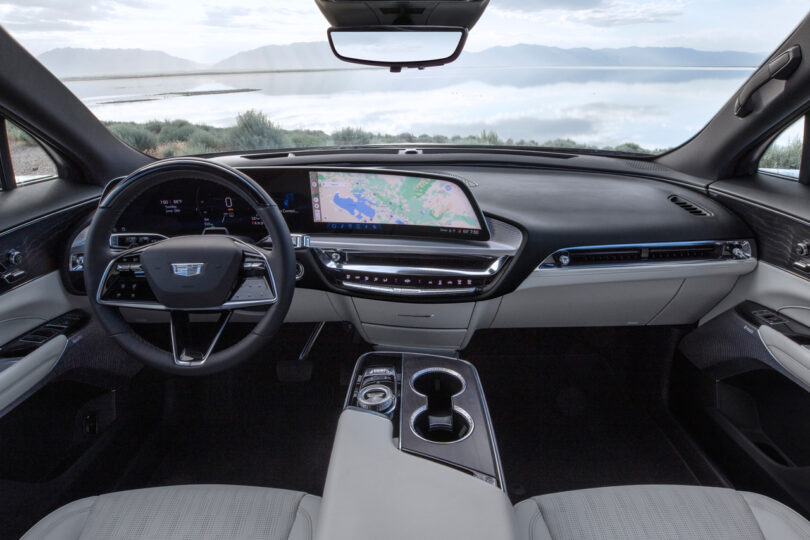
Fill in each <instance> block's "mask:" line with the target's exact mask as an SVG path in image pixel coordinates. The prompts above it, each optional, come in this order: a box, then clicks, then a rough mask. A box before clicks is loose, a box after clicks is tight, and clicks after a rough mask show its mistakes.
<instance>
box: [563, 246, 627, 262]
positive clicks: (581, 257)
mask: <svg viewBox="0 0 810 540" xmlns="http://www.w3.org/2000/svg"><path fill="white" fill-rule="evenodd" d="M567 255H568V257H569V261H570V262H569V263H568V266H582V265H593V264H616V263H629V262H636V261H640V260H641V249H600V250H581V251H580V250H577V251H570V252H568V253H567ZM561 256H563V255H561ZM558 262H560V261H559V257H558Z"/></svg>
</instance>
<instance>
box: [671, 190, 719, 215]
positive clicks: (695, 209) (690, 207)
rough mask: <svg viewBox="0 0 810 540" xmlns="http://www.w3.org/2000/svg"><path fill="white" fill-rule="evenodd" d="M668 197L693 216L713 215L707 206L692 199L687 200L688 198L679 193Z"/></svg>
mask: <svg viewBox="0 0 810 540" xmlns="http://www.w3.org/2000/svg"><path fill="white" fill-rule="evenodd" d="M668 198H669V200H670V201H671V202H673V203H675V204H677V205H678V206H680V207H681V208H683V209H684V210H686V211H687V212H689V213H690V214H692V215H693V216H698V217H709V216H711V215H712V213H711V212H709V211H708V210H706V209H705V208H702V207H700V206H698V205H696V204H695V203H693V202H692V201H687V200H686V199H684V198H683V197H680V196H678V195H670V196H669V197H668Z"/></svg>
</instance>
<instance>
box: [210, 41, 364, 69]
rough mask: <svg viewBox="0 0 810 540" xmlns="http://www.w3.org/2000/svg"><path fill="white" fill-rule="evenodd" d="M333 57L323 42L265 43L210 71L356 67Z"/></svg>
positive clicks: (217, 64) (214, 66)
mask: <svg viewBox="0 0 810 540" xmlns="http://www.w3.org/2000/svg"><path fill="white" fill-rule="evenodd" d="M358 67H359V66H358V65H357V64H349V63H347V62H342V61H341V60H338V59H337V58H335V55H334V54H332V49H331V48H330V47H329V44H328V43H327V42H325V41H319V42H310V43H291V44H289V45H266V46H264V47H259V48H258V49H253V50H250V51H244V52H240V53H237V54H235V55H233V56H231V57H229V58H226V59H225V60H222V61H221V62H217V63H216V64H214V65H213V66H211V69H212V70H214V71H257V70H258V71H261V70H267V71H286V70H297V69H357V68H358Z"/></svg>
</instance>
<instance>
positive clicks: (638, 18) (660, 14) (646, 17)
mask: <svg viewBox="0 0 810 540" xmlns="http://www.w3.org/2000/svg"><path fill="white" fill-rule="evenodd" d="M682 14H683V10H682V8H681V5H680V2H674V3H673V2H647V3H644V4H636V3H633V2H611V3H610V4H609V5H606V6H604V7H598V8H595V9H589V10H585V11H581V12H576V13H571V14H570V15H569V19H570V20H572V21H576V22H582V23H585V24H588V25H591V26H624V25H628V24H657V23H664V22H672V21H673V20H675V19H676V18H678V17H680V16H681V15H682Z"/></svg>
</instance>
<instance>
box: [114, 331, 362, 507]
mask: <svg viewBox="0 0 810 540" xmlns="http://www.w3.org/2000/svg"><path fill="white" fill-rule="evenodd" d="M310 329H311V325H305V328H303V329H299V331H298V334H299V335H298V336H295V335H294V333H295V330H291V329H288V328H287V327H285V336H284V340H276V341H275V342H274V344H273V346H272V347H271V349H272V351H273V356H274V357H277V358H295V357H296V356H297V354H298V351H299V350H300V346H301V345H303V342H304V340H305V339H306V337H307V335H308V331H309V330H310ZM360 352H362V351H361V350H359V349H358V346H356V345H352V343H351V340H350V336H349V337H347V336H346V334H345V333H344V332H343V331H342V329H341V327H340V326H339V325H334V326H327V327H326V329H325V330H324V332H323V333H322V335H321V337H320V338H319V340H318V342H317V343H316V345H315V347H314V348H313V350H312V353H311V358H312V359H313V360H314V362H315V370H314V374H313V379H312V380H311V381H310V382H306V383H281V382H279V381H278V379H277V378H276V375H275V363H274V361H273V360H272V359H264V360H263V359H261V358H258V359H255V360H252V361H250V362H246V363H245V364H243V365H242V366H240V367H238V368H236V369H233V370H230V371H227V372H225V373H221V374H218V375H214V376H211V377H205V378H203V379H199V380H198V379H187V378H184V379H177V380H175V381H174V384H176V385H177V387H176V389H175V391H174V392H172V394H173V395H174V396H175V399H176V400H177V401H178V403H177V404H175V406H174V410H175V412H174V413H173V415H172V416H173V420H170V421H168V422H166V423H165V425H163V426H162V427H161V428H160V429H159V430H158V431H157V433H156V434H155V435H154V437H153V439H152V440H151V441H149V442H148V443H146V444H145V445H144V449H143V450H142V452H141V455H140V456H139V458H138V459H137V460H136V462H135V463H133V465H132V467H131V470H130V471H129V472H128V473H127V474H126V475H125V477H124V479H123V480H122V482H121V484H120V485H119V486H118V489H126V488H131V487H144V486H161V485H173V484H196V483H215V484H216V483H220V484H245V485H251V486H267V487H274V488H282V489H292V490H299V491H305V492H307V493H313V494H316V495H319V494H320V493H321V492H322V490H323V484H324V480H325V478H326V471H327V468H328V465H329V456H330V453H331V449H332V441H333V439H334V436H335V431H336V428H337V421H338V417H339V415H340V413H341V411H342V408H343V400H344V397H345V392H346V387H345V386H343V385H341V384H340V369H341V363H342V361H344V360H345V359H346V358H349V359H351V360H352V361H353V360H354V358H356V357H357V356H358V355H359V354H360Z"/></svg>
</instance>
